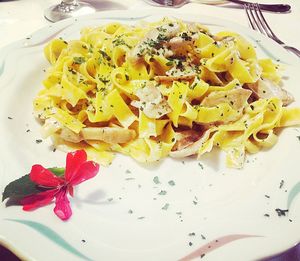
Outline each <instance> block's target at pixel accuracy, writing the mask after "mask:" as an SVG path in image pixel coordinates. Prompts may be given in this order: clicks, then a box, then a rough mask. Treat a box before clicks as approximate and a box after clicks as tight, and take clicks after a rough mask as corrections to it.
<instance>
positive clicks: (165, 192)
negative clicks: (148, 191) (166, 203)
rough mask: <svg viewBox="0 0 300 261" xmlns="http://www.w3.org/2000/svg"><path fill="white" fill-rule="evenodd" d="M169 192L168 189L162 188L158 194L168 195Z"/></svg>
mask: <svg viewBox="0 0 300 261" xmlns="http://www.w3.org/2000/svg"><path fill="white" fill-rule="evenodd" d="M166 194H167V191H165V190H161V191H160V192H159V193H158V195H161V196H164V195H166Z"/></svg>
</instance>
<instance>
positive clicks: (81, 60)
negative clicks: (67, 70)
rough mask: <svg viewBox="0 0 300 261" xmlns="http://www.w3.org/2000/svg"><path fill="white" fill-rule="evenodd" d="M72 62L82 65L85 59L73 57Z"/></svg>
mask: <svg viewBox="0 0 300 261" xmlns="http://www.w3.org/2000/svg"><path fill="white" fill-rule="evenodd" d="M73 62H74V63H75V64H82V63H84V62H85V58H84V57H73Z"/></svg>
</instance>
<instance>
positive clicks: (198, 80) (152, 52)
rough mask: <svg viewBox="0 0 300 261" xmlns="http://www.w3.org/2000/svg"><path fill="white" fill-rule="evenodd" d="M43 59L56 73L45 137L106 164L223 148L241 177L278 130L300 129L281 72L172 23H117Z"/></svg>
mask: <svg viewBox="0 0 300 261" xmlns="http://www.w3.org/2000/svg"><path fill="white" fill-rule="evenodd" d="M45 56H46V58H47V59H48V61H49V62H50V64H51V67H50V68H49V69H48V71H47V74H46V78H45V80H44V81H43V84H44V88H43V89H42V90H41V91H40V92H39V93H38V95H37V97H36V98H35V100H34V102H33V104H34V112H35V115H36V117H38V118H39V119H40V120H41V121H42V123H43V128H42V133H43V135H44V137H48V136H51V137H52V138H53V141H54V144H55V145H56V146H62V145H67V146H69V147H72V148H73V149H77V148H84V149H85V150H86V151H87V153H88V155H89V157H90V158H92V159H94V160H98V161H99V162H100V163H102V164H109V163H110V162H111V161H112V159H113V152H120V153H123V154H126V155H129V156H131V157H133V158H134V159H136V160H137V161H140V162H153V161H158V160H160V159H161V158H164V157H166V156H168V155H170V156H171V157H177V158H182V157H187V156H190V155H198V158H200V157H201V155H203V154H204V153H208V152H210V151H211V150H212V149H213V147H218V148H220V149H221V150H223V151H225V152H226V155H227V158H226V163H227V166H228V167H233V168H242V167H243V164H244V160H245V155H246V153H247V152H248V153H257V152H258V151H259V150H261V149H262V148H269V147H272V146H273V145H274V144H275V143H276V141H277V139H278V137H277V135H276V132H277V129H278V128H282V127H286V126H291V125H297V124H300V108H289V107H286V106H287V105H289V104H290V103H291V102H292V101H293V97H292V95H291V94H289V93H288V92H287V91H286V90H284V89H283V88H282V87H281V85H280V84H281V76H280V70H281V69H280V66H279V65H278V64H276V63H274V62H273V61H272V60H270V59H258V58H257V55H256V52H255V48H254V46H252V44H251V43H249V42H248V41H247V40H246V39H245V38H244V37H242V36H241V35H239V34H237V33H233V32H219V33H217V34H215V35H213V34H212V33H211V32H209V30H208V29H207V28H206V27H204V26H202V25H201V24H198V23H185V22H183V21H180V20H174V19H169V18H164V19H162V20H161V21H158V22H153V23H145V22H144V23H142V24H139V25H138V24H137V25H134V26H131V25H124V24H120V23H110V24H107V25H102V26H99V27H95V28H84V29H83V30H82V31H81V37H80V39H79V40H70V41H68V42H66V41H64V40H63V39H55V40H52V41H51V42H49V43H48V44H47V46H46V47H45Z"/></svg>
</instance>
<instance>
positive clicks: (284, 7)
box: [147, 0, 291, 13]
mask: <svg viewBox="0 0 300 261" xmlns="http://www.w3.org/2000/svg"><path fill="white" fill-rule="evenodd" d="M147 2H148V3H149V2H155V3H157V4H159V5H162V6H172V7H180V6H182V5H184V4H187V3H192V2H193V3H201V4H211V5H218V4H226V3H233V4H238V5H245V4H248V3H249V2H247V1H242V0H227V1H222V0H216V1H214V0H147ZM258 5H259V7H260V9H261V10H264V11H269V12H275V13H288V12H290V11H291V6H290V5H288V4H258Z"/></svg>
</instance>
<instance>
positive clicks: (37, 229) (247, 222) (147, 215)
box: [0, 10, 300, 260]
mask: <svg viewBox="0 0 300 261" xmlns="http://www.w3.org/2000/svg"><path fill="white" fill-rule="evenodd" d="M298 70H299V62H297V60H296V59H295V58H294V57H293V56H292V55H290V54H289V53H287V52H286V51H285V50H284V49H283V48H281V47H280V46H279V45H277V44H276V43H274V42H272V41H271V40H270V39H267V38H265V37H263V36H261V35H259V34H257V33H256V32H253V31H251V30H249V29H247V28H244V27H241V26H238V25H236V24H232V23H230V22H228V21H223V20H221V19H217V18H214V17H206V16H193V15H188V14H180V13H179V12H178V11H176V10H175V11H172V12H170V11H168V12H166V11H160V12H159V14H157V13H154V12H151V11H149V14H148V13H147V14H143V15H141V16H138V15H137V14H134V13H132V12H124V11H123V12H119V11H113V12H102V13H99V14H95V15H91V16H88V17H85V16H84V17H81V18H78V19H67V20H65V21H62V22H59V23H57V24H55V25H51V26H49V27H47V28H44V29H41V30H40V31H38V32H36V33H34V34H33V35H32V36H30V37H28V38H26V39H24V40H21V41H19V42H17V43H14V44H11V45H10V46H7V47H6V48H4V49H3V50H2V51H1V52H0V93H1V94H0V101H1V102H0V108H1V110H0V115H1V121H2V123H1V126H0V133H1V135H2V137H6V138H5V139H2V140H1V141H0V144H1V148H2V150H4V151H5V153H4V155H1V159H0V174H1V175H0V186H1V188H2V191H3V189H4V187H5V185H6V184H7V183H9V181H11V180H13V179H15V178H18V177H20V176H21V174H20V173H26V172H27V173H28V172H29V170H30V166H31V165H32V164H33V163H36V162H39V163H43V165H45V166H47V165H57V166H59V165H63V159H64V155H65V154H66V152H68V151H74V150H79V149H84V150H85V151H86V153H87V155H88V158H89V159H91V160H93V161H96V162H98V163H99V164H100V166H101V170H100V175H97V177H95V179H94V180H93V181H90V182H89V183H86V184H84V185H82V189H81V188H80V189H78V190H76V194H75V196H74V198H72V199H71V202H72V204H73V212H74V216H72V218H71V219H70V220H69V221H67V222H61V221H59V220H57V218H55V217H54V216H53V217H52V216H49V213H48V212H47V208H48V207H45V208H43V209H38V210H36V211H34V212H31V213H25V212H23V211H22V210H20V208H18V207H10V208H6V207H5V204H4V203H3V204H2V205H1V208H2V209H1V211H0V218H1V222H0V228H1V229H0V231H1V232H0V241H1V243H2V244H4V245H6V246H7V247H8V248H10V249H11V250H12V251H13V252H15V253H16V254H17V255H19V256H20V257H24V258H29V259H30V258H32V259H37V260H39V259H41V260H53V259H55V258H56V259H62V258H65V259H72V260H77V259H78V260H80V259H87V260H102V259H103V260H116V259H118V260H119V259H121V260H154V259H155V260H193V259H197V258H203V259H207V260H218V259H226V260H227V259H228V260H238V259H243V260H253V259H258V258H262V257H266V256H268V255H272V254H275V253H277V252H280V251H282V250H285V249H286V248H288V247H291V246H292V245H293V244H295V243H297V242H298V241H299V240H300V238H299V235H298V233H297V231H298V230H299V228H300V220H299V218H300V211H299V209H297V205H296V204H295V203H296V201H297V200H299V199H297V195H298V193H299V192H300V183H299V182H300V177H298V173H297V169H298V167H297V166H298V165H297V163H298V155H300V154H299V153H300V144H299V140H300V134H299V133H300V129H299V124H300V91H299V89H298V88H297V86H298V84H299V77H298V73H297V71H298ZM17 231H18V233H17ZM29 237H30V238H31V240H30V241H29V240H27V238H29ZM282 239H284V240H282ZM33 242H38V243H39V244H43V245H44V246H46V247H44V248H43V249H37V247H36V245H35V244H32V243H33Z"/></svg>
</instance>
